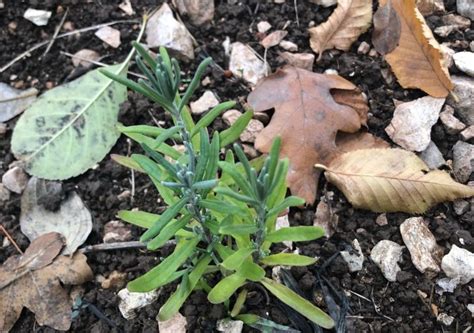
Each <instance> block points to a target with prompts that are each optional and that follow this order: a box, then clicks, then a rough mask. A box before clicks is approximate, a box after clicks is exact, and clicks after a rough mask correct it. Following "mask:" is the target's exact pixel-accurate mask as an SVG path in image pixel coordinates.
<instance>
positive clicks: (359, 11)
mask: <svg viewBox="0 0 474 333" xmlns="http://www.w3.org/2000/svg"><path fill="white" fill-rule="evenodd" d="M371 21H372V0H338V1H337V8H336V9H335V10H334V12H333V13H332V15H331V16H330V17H329V18H328V20H327V21H326V22H324V23H322V24H320V25H318V26H317V27H314V28H311V29H309V30H308V31H309V34H310V44H311V48H312V49H313V51H314V52H316V53H319V58H321V54H322V53H323V52H324V50H328V49H332V48H336V49H339V50H343V51H347V50H349V48H350V47H351V45H352V43H353V42H354V41H355V40H357V38H359V36H360V35H361V34H363V33H364V32H366V31H367V29H369V27H370V24H371Z"/></svg>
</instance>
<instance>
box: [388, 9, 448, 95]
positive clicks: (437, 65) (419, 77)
mask: <svg viewBox="0 0 474 333" xmlns="http://www.w3.org/2000/svg"><path fill="white" fill-rule="evenodd" d="M387 1H388V0H380V5H381V6H385V4H386V3H387ZM391 3H392V6H393V8H394V9H395V11H396V12H397V14H398V16H399V18H400V23H401V34H400V40H399V44H398V46H397V47H396V48H395V49H394V50H393V51H392V52H390V53H389V54H387V55H386V56H385V59H386V60H387V62H388V63H389V64H390V66H391V67H392V70H393V72H394V73H395V76H396V77H397V79H398V82H399V83H400V85H401V86H402V87H403V88H418V89H421V90H423V91H424V92H426V93H427V94H429V95H431V96H433V97H446V96H447V95H448V94H449V92H450V91H451V90H452V89H453V84H452V82H451V78H450V77H449V73H448V69H447V67H446V65H445V63H444V61H443V53H442V51H441V49H440V45H439V44H438V42H437V41H436V39H434V37H433V33H432V32H431V30H430V28H429V27H428V26H427V24H426V22H425V19H424V18H423V16H422V15H421V13H420V12H419V11H418V9H417V8H416V5H415V0H392V1H391Z"/></svg>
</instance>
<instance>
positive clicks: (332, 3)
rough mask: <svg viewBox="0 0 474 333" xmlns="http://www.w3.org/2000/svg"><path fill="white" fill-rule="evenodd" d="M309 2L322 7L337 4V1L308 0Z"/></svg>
mask: <svg viewBox="0 0 474 333" xmlns="http://www.w3.org/2000/svg"><path fill="white" fill-rule="evenodd" d="M310 2H312V3H315V4H317V5H320V6H323V7H330V6H334V5H335V4H336V3H337V0H310Z"/></svg>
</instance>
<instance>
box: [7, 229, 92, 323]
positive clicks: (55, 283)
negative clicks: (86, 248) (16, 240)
mask: <svg viewBox="0 0 474 333" xmlns="http://www.w3.org/2000/svg"><path fill="white" fill-rule="evenodd" d="M63 246H64V239H63V237H62V236H61V235H60V234H58V233H56V232H51V233H47V234H44V235H42V236H40V237H38V238H36V239H35V240H34V241H33V242H32V243H31V244H30V246H29V247H28V249H27V250H26V251H25V253H24V254H23V255H21V256H19V255H16V256H12V257H10V258H8V259H7V260H6V261H5V262H4V263H3V265H2V266H0V332H8V331H9V330H10V329H11V328H12V327H13V325H14V324H15V322H16V321H17V319H18V318H19V317H20V314H21V311H22V309H23V307H27V308H28V309H29V310H31V311H32V312H34V313H35V315H36V321H37V322H38V324H39V325H41V326H43V325H47V326H50V327H52V328H54V329H56V330H62V331H66V330H68V329H69V328H70V326H71V301H70V299H69V295H68V293H67V292H66V290H64V289H63V287H62V286H61V283H60V282H62V283H63V284H66V285H77V284H82V283H84V282H86V281H88V280H90V279H92V276H93V274H92V271H91V269H90V267H89V266H88V265H87V263H86V257H85V256H84V255H83V254H82V253H76V254H75V255H74V256H72V257H68V256H59V257H58V254H59V253H60V252H61V249H62V247H63Z"/></svg>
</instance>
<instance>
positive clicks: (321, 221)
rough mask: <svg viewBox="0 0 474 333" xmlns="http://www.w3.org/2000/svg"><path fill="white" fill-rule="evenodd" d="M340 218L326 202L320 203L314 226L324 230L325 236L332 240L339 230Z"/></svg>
mask: <svg viewBox="0 0 474 333" xmlns="http://www.w3.org/2000/svg"><path fill="white" fill-rule="evenodd" d="M338 224H339V216H338V215H337V214H335V213H334V212H333V211H332V208H331V206H330V205H329V204H327V203H326V202H325V201H324V200H321V201H319V203H318V206H317V207H316V212H315V214H314V221H313V226H315V227H321V228H323V229H324V235H325V236H326V237H327V238H330V237H331V236H332V235H333V234H334V233H335V232H336V230H337V225H338Z"/></svg>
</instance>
